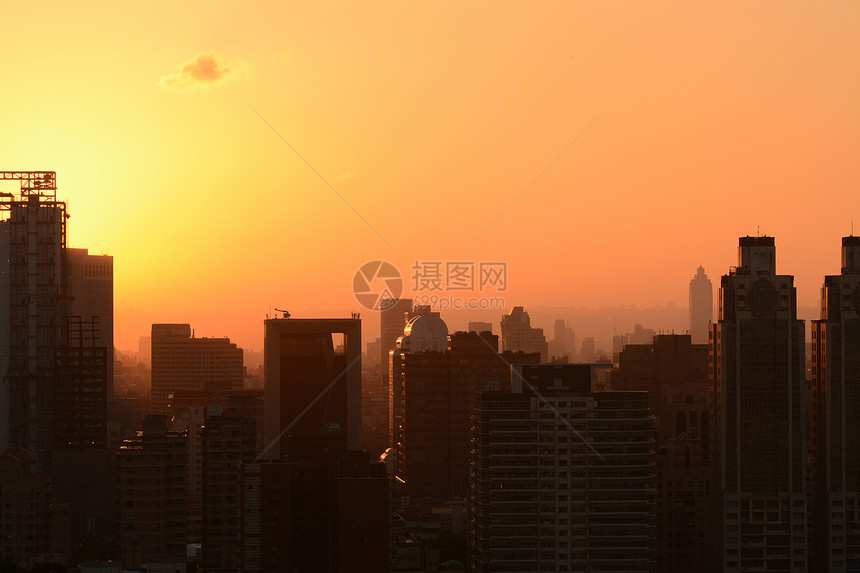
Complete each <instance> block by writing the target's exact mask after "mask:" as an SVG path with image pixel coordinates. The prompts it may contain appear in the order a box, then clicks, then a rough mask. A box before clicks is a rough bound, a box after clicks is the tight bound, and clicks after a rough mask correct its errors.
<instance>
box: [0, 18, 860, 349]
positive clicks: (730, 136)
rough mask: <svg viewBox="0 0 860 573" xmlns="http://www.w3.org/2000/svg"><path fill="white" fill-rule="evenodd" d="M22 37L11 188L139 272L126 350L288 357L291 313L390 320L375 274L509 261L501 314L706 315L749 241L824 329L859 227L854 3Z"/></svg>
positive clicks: (120, 265)
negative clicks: (21, 180) (53, 177)
mask: <svg viewBox="0 0 860 573" xmlns="http://www.w3.org/2000/svg"><path fill="white" fill-rule="evenodd" d="M620 8H621V9H620ZM622 10H623V12H622ZM621 13H623V16H622V15H620V14H621ZM4 20H5V22H6V24H7V26H6V27H4V35H3V37H2V38H0V53H2V54H4V55H6V56H7V57H6V58H5V59H4V60H5V61H7V62H8V66H9V67H8V74H9V75H10V77H14V78H15V79H16V81H14V82H10V83H9V85H8V86H7V88H6V89H5V90H4V94H3V96H2V100H0V101H2V103H3V105H2V107H0V109H2V111H0V118H2V121H3V125H4V128H5V130H4V134H5V137H4V140H3V142H2V143H0V154H2V156H3V157H4V163H6V166H5V167H4V169H27V170H38V169H49V170H54V171H56V172H57V175H58V177H57V179H58V181H57V188H58V199H59V200H62V201H68V212H69V213H70V215H71V216H72V222H73V224H72V225H71V232H70V234H69V238H68V241H69V246H70V247H78V248H80V247H85V248H88V249H90V253H91V254H100V253H107V254H110V255H112V256H113V257H114V261H115V269H114V281H115V298H114V300H115V308H116V310H115V313H116V314H115V331H116V332H115V339H114V340H115V344H116V346H117V348H119V349H120V350H128V349H134V348H136V347H137V340H138V338H139V337H140V336H145V335H146V334H147V332H148V331H149V328H150V326H151V324H153V323H190V324H194V325H195V328H196V329H197V332H198V334H199V335H200V336H218V337H220V336H228V337H230V339H231V340H233V341H235V342H236V343H237V344H238V345H239V346H240V347H242V348H245V349H248V350H254V351H260V350H261V349H262V336H263V329H262V327H261V322H262V320H263V319H264V317H265V315H266V313H269V312H271V311H272V309H274V308H287V309H289V310H290V311H291V312H292V313H293V315H294V316H296V317H319V316H348V313H349V312H351V311H363V309H362V308H361V307H360V305H359V303H358V302H357V301H356V300H355V298H354V297H353V293H352V291H351V285H352V277H353V274H354V273H355V271H356V269H358V268H359V267H360V266H361V265H362V264H364V263H365V262H367V261H372V260H388V261H390V262H392V263H393V264H394V265H395V266H397V268H399V269H400V271H401V273H403V274H404V278H405V279H406V280H405V284H406V285H407V287H408V284H409V281H408V273H409V269H410V268H411V266H412V264H413V263H414V262H415V261H416V260H425V261H434V260H436V261H463V260H465V261H504V262H506V263H507V268H508V278H509V287H508V289H507V291H506V292H505V294H504V298H505V300H506V307H507V308H505V309H499V310H497V311H495V314H496V316H499V315H501V314H503V313H504V312H506V311H507V310H508V308H510V307H511V306H514V305H523V306H524V307H525V308H526V309H534V307H536V306H540V305H545V306H554V307H559V306H568V305H572V306H574V307H577V308H600V307H621V306H628V305H636V306H637V307H639V308H652V307H656V306H659V305H663V304H665V303H666V302H671V303H675V304H677V305H678V306H679V307H683V306H684V301H685V300H686V298H687V286H688V283H689V277H690V275H691V273H692V272H693V271H694V270H695V268H696V267H697V266H698V265H700V264H701V265H702V266H703V267H704V268H705V270H706V271H707V272H708V273H709V274H710V275H711V276H718V275H719V274H720V273H721V272H722V271H723V270H724V269H725V268H726V267H727V266H729V265H730V264H731V253H727V252H726V250H725V245H726V244H730V243H732V242H733V241H734V240H735V239H736V238H737V237H738V236H744V235H750V236H755V235H757V234H761V235H768V236H772V237H775V238H776V241H777V245H778V247H779V249H780V264H779V268H778V269H777V272H778V273H786V274H791V275H793V276H795V277H796V286H797V293H798V294H797V300H798V306H799V307H817V306H818V300H819V289H820V284H821V281H822V278H823V277H824V276H825V275H827V274H832V273H833V269H834V268H837V265H838V258H837V256H838V249H837V248H836V245H838V241H839V240H840V238H841V237H842V236H845V235H849V234H850V233H852V232H853V228H852V217H853V212H852V207H853V206H854V205H856V199H855V197H856V190H857V189H858V187H860V186H858V184H860V165H858V163H857V162H856V161H854V160H853V158H854V157H856V156H857V151H858V150H860V109H858V108H857V106H856V105H855V102H856V101H858V100H860V74H858V72H857V70H858V69H860V66H858V63H860V56H858V55H857V54H860V49H858V48H860V38H858V36H857V34H856V30H857V29H858V25H860V6H858V5H856V4H854V3H849V2H835V3H830V4H828V5H826V6H812V5H798V6H788V5H783V4H777V3H761V4H756V5H753V6H750V5H748V4H747V3H740V2H737V3H730V4H727V5H721V6H719V7H714V6H698V5H696V6H687V7H684V8H683V9H678V8H677V7H676V6H672V5H670V4H668V3H649V4H648V5H643V6H631V5H624V6H623V7H620V5H618V4H614V3H604V4H600V5H596V4H595V5H591V4H589V5H571V4H568V3H561V2H544V3H540V4H536V5H528V6H525V5H523V6H516V5H511V6H497V7H494V10H493V11H490V10H489V9H488V8H487V7H486V6H485V5H479V4H475V3H466V4H460V3H457V4H454V3H448V4H445V3H443V4H439V5H434V6H432V7H431V6H419V5H397V6H392V5H387V4H383V3H371V4H366V5H362V6H351V5H346V4H342V3H336V2H333V3H299V4H291V5H290V6H279V5H275V4H261V5H255V6H253V7H245V6H243V7H239V6H238V5H229V4H228V5H221V6H209V5H204V4H202V3H192V4H184V5H182V6H174V5H172V4H167V3H154V4H152V5H148V6H147V7H146V8H143V7H140V8H136V7H124V8H123V9H122V10H120V9H118V8H117V7H115V6H112V5H108V4H96V5H94V6H93V9H92V10H91V11H80V10H76V9H75V8H74V7H72V6H63V5H58V6H54V7H53V8H52V9H51V11H50V12H49V13H44V14H42V13H39V14H36V13H35V9H34V8H32V7H30V6H27V5H10V6H8V7H6V9H5V10H4ZM34 21H38V22H39V29H40V36H41V37H42V38H43V39H42V40H41V41H40V42H38V43H33V42H32V41H31V40H30V36H29V34H30V33H31V30H32V22H34ZM192 23H193V26H192V25H191V24H192ZM765 23H766V25H765ZM285 143H287V145H285ZM0 191H2V192H10V191H12V189H10V188H7V187H6V186H3V187H2V189H0ZM834 205H836V206H839V207H840V208H839V209H838V210H837V212H838V213H839V215H838V216H837V217H836V218H834V217H833V206H834ZM843 207H844V209H842V208H843ZM842 210H845V211H846V213H845V216H844V219H842V218H841V217H843V216H842V215H841V211H842ZM726 221H731V223H728V224H727V223H726ZM345 236H346V237H349V240H347V241H344V240H343V237H345ZM548 246H549V247H555V248H548ZM814 253H824V255H823V256H815V255H814ZM633 286H635V289H634V288H632V287H633ZM409 294H413V293H409V292H406V293H404V296H408V295H409ZM363 312H366V311H363ZM532 312H533V311H532ZM533 314H534V312H533ZM365 316H367V315H365ZM368 318H370V316H368ZM553 318H556V317H553ZM802 318H805V319H807V320H808V319H811V318H815V317H814V316H803V317H802ZM496 321H497V318H496V319H494V320H493V322H494V323H495V322H496ZM376 322H377V321H375V320H372V319H371V320H367V321H365V324H375V323H376ZM451 325H452V327H453V328H457V327H459V325H458V324H457V323H456V322H455V321H452V322H451ZM551 325H552V322H551V321H550V322H546V323H544V322H536V323H535V324H534V326H536V327H541V328H544V329H545V331H547V332H549V330H548V329H549V328H550V327H551ZM465 326H466V320H465V319H464V320H463V324H462V327H463V328H465ZM572 326H573V327H574V328H577V332H578V333H579V336H590V335H591V334H590V333H589V332H587V331H580V329H579V328H578V325H576V324H572ZM646 326H650V327H653V325H646ZM682 326H683V323H682V324H681V325H679V327H682ZM375 336H376V334H375V331H374V330H372V329H371V330H368V331H367V332H365V333H364V339H365V340H366V341H371V340H373V338H375Z"/></svg>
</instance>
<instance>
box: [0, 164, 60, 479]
mask: <svg viewBox="0 0 860 573" xmlns="http://www.w3.org/2000/svg"><path fill="white" fill-rule="evenodd" d="M0 179H11V180H18V181H20V182H21V192H20V196H16V195H15V194H12V193H3V194H2V195H0V216H2V217H0V452H2V451H4V450H5V449H6V448H8V447H10V446H13V447H21V448H26V449H28V450H30V451H31V452H32V454H33V459H32V461H31V462H30V464H31V465H32V467H33V468H34V469H35V470H37V471H48V470H49V469H50V461H51V460H50V454H51V449H52V446H53V443H54V402H55V400H54V391H55V359H56V352H57V350H58V349H59V348H60V347H62V346H63V345H65V342H66V335H67V332H66V323H67V320H66V319H67V308H68V299H67V275H66V270H65V265H64V260H65V251H66V217H67V215H66V204H65V203H64V202H63V201H58V200H57V195H56V189H57V187H56V174H55V173H54V172H53V171H48V172H20V171H15V172H10V171H4V172H0Z"/></svg>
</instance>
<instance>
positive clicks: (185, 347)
mask: <svg viewBox="0 0 860 573" xmlns="http://www.w3.org/2000/svg"><path fill="white" fill-rule="evenodd" d="M242 358H243V357H242V349H241V348H239V347H237V346H236V344H235V343H233V342H230V339H229V338H197V337H195V336H194V333H193V331H192V330H191V325H189V324H153V325H152V412H153V413H154V414H165V415H166V414H168V413H169V412H170V409H169V408H170V403H171V399H172V397H173V395H174V394H175V393H177V392H180V391H188V390H192V391H193V390H205V391H208V392H216V391H223V390H241V389H242V388H243V386H244V376H245V367H244V364H243V362H242Z"/></svg>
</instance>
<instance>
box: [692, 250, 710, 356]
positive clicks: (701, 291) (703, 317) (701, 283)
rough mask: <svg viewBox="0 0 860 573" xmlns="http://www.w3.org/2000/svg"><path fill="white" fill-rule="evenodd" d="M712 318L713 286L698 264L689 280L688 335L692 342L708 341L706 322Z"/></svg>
mask: <svg viewBox="0 0 860 573" xmlns="http://www.w3.org/2000/svg"><path fill="white" fill-rule="evenodd" d="M712 320H714V287H713V285H711V279H709V278H708V275H706V274H705V268H704V267H703V266H702V265H699V268H698V270H697V271H696V276H694V277H693V279H692V280H691V281H690V336H691V337H692V339H693V340H692V341H693V344H707V343H708V324H710V323H711V321H712Z"/></svg>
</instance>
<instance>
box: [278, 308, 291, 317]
mask: <svg viewBox="0 0 860 573" xmlns="http://www.w3.org/2000/svg"><path fill="white" fill-rule="evenodd" d="M275 312H282V313H284V318H290V312H289V311H288V310H283V309H281V308H276V309H275Z"/></svg>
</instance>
